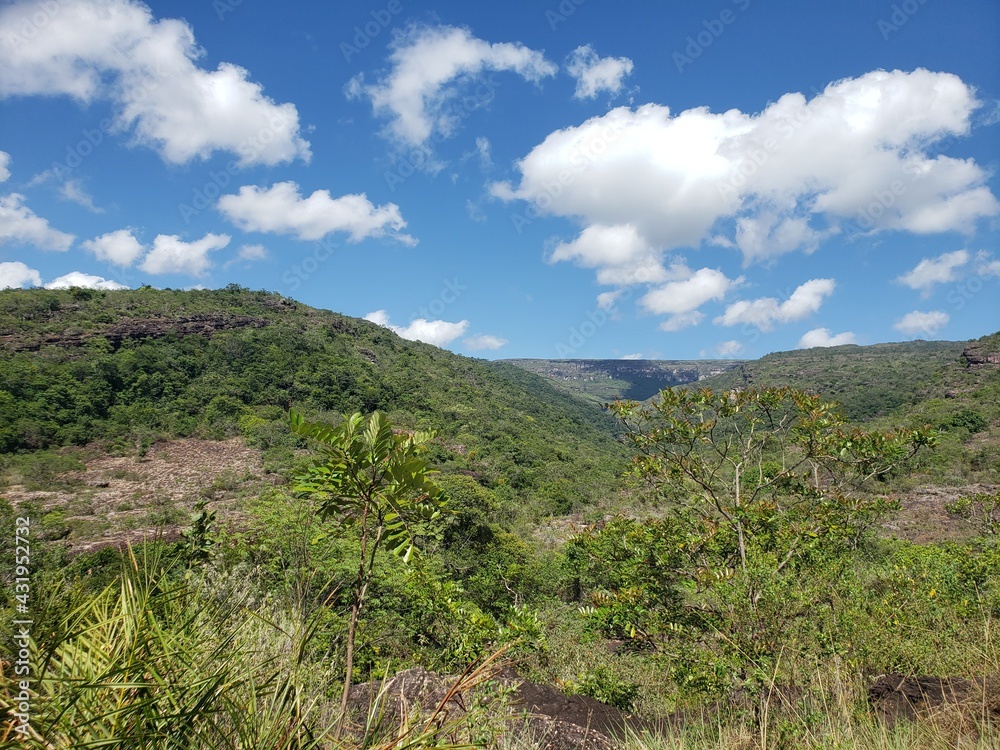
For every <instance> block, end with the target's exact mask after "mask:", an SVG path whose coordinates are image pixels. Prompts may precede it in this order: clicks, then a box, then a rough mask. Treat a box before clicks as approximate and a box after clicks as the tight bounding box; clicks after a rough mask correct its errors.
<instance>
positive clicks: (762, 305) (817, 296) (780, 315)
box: [715, 279, 836, 331]
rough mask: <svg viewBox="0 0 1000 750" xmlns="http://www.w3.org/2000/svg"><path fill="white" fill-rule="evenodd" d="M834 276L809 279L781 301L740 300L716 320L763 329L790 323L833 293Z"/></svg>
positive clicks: (805, 314) (803, 316)
mask: <svg viewBox="0 0 1000 750" xmlns="http://www.w3.org/2000/svg"><path fill="white" fill-rule="evenodd" d="M835 287H836V283H835V282H834V280H833V279H810V280H809V281H807V282H805V283H804V284H802V285H800V286H799V287H798V288H797V289H796V290H795V291H794V292H792V293H791V294H790V295H789V297H788V299H786V300H785V301H784V302H779V301H778V300H777V299H776V298H775V297H761V298H759V299H755V300H740V301H739V302H734V303H733V304H731V305H729V307H727V308H726V311H725V312H724V313H723V314H722V315H720V316H719V317H717V318H716V319H715V324H716V325H723V326H734V325H737V324H739V323H746V324H748V325H752V326H755V327H756V328H758V329H759V330H761V331H770V330H771V329H772V328H774V324H775V323H791V322H792V321H794V320H801V319H802V318H805V317H808V316H809V315H812V314H813V313H815V312H816V311H817V310H819V308H820V306H821V305H822V304H823V300H824V299H826V298H827V297H829V296H830V295H831V294H833V290H834V288H835Z"/></svg>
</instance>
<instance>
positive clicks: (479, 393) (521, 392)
mask: <svg viewBox="0 0 1000 750" xmlns="http://www.w3.org/2000/svg"><path fill="white" fill-rule="evenodd" d="M191 321H194V322H195V323H196V324H197V325H192V324H191ZM206 323H210V324H211V325H212V326H215V327H216V330H215V332H214V333H213V334H212V335H211V336H207V335H204V334H203V333H202V332H201V331H203V330H205V328H206V327H207V326H206ZM189 330H196V331H198V332H197V333H187V332H186V331H189ZM0 331H2V332H3V333H4V334H5V337H4V343H3V344H0V350H2V356H0V457H2V456H3V455H4V454H10V453H15V452H30V451H36V450H39V449H51V448H57V447H60V446H67V445H79V444H85V443H90V442H94V441H98V442H101V443H103V444H104V445H105V446H106V447H107V448H108V450H109V452H113V453H117V454H128V453H134V452H139V454H140V455H144V454H145V452H146V451H148V450H149V448H150V446H151V445H152V444H153V443H154V442H155V441H157V440H159V439H161V438H170V437H176V436H201V437H210V438H222V437H229V436H235V435H242V436H243V437H244V439H245V440H246V441H247V442H248V444H250V445H252V446H254V447H259V448H261V449H262V450H263V451H264V452H265V462H266V465H267V467H268V468H269V469H271V470H273V471H276V472H280V473H283V472H285V471H287V470H288V469H289V467H290V466H291V465H292V463H293V460H294V459H293V453H292V451H293V449H294V447H295V446H296V445H297V441H296V439H295V437H294V436H292V435H291V434H290V433H289V429H288V425H287V420H286V417H285V414H286V413H287V411H288V409H289V407H290V406H291V405H293V404H294V405H295V406H296V408H297V409H300V410H303V411H307V412H309V413H312V414H317V415H319V417H320V418H333V417H334V416H335V415H336V414H341V413H350V412H354V411H365V412H369V411H374V410H380V411H382V412H384V413H386V414H387V415H388V416H389V417H390V418H391V419H392V420H393V422H394V423H396V424H398V425H400V427H404V428H406V429H410V430H426V429H429V428H431V427H433V428H434V429H436V430H437V431H438V432H439V434H440V435H441V438H440V439H439V440H438V441H437V442H436V443H435V444H434V445H433V446H431V447H430V450H431V451H433V455H432V458H433V460H434V463H435V465H437V466H439V467H440V468H441V470H442V471H444V472H447V473H458V472H466V473H473V474H475V476H476V477H477V478H478V480H479V481H480V483H481V484H483V485H484V486H487V487H490V488H497V487H505V488H506V490H505V491H507V492H510V491H512V492H513V494H514V495H515V496H516V497H517V498H519V499H520V500H521V502H519V503H512V507H516V508H518V509H519V511H518V512H519V513H521V514H524V515H525V516H529V517H532V516H534V515H535V514H538V515H545V514H547V513H552V512H562V511H563V510H566V509H569V508H570V507H571V506H574V505H580V504H586V503H592V502H595V501H596V500H598V499H599V498H601V497H602V496H603V495H605V494H606V493H607V492H608V491H609V489H610V487H611V486H612V485H613V482H614V478H615V474H616V472H617V470H618V468H619V464H620V461H621V460H622V459H623V458H624V454H623V452H622V450H621V448H620V446H619V444H618V443H617V442H616V441H615V438H614V429H615V426H614V423H613V420H611V419H610V418H609V417H608V416H607V415H604V414H602V413H601V412H600V411H598V410H596V409H593V408H592V406H591V405H589V404H584V403H581V402H579V401H578V400H577V399H575V398H573V397H572V396H570V395H568V394H566V393H563V392H562V391H560V390H559V389H557V388H555V387H554V386H553V385H552V384H550V383H549V382H548V381H546V380H545V379H544V378H541V377H538V376H535V375H532V374H530V373H527V372H524V371H523V370H520V369H518V368H516V367H513V366H512V365H508V364H504V363H490V362H484V361H479V360H471V359H467V358H464V357H460V356H457V355H455V354H452V353H450V352H446V351H443V350H441V349H438V348H437V347H433V346H429V345H427V344H421V343H419V342H410V341H404V340H403V339H400V338H399V337H398V336H396V335H395V334H394V333H392V332H391V331H388V330H386V329H385V328H382V327H379V326H376V325H374V324H372V323H368V322H367V321H362V320H356V319H352V318H346V317H343V316H340V315H336V314H334V313H328V312H325V311H320V310H314V309H312V308H308V307H306V306H304V305H299V304H298V303H294V302H292V301H290V300H287V299H285V298H283V297H281V296H279V295H276V294H270V293H266V292H251V291H248V290H245V289H224V290H215V291H207V290H195V291H187V292H183V291H171V290H162V291H160V290H154V289H151V288H144V289H138V290H132V291H116V292H103V291H101V292H96V293H94V294H93V295H90V296H87V297H86V298H79V297H74V296H73V294H72V292H70V291H57V290H20V289H12V290H2V291H0ZM512 436H516V439H513V438H512ZM0 460H2V458H0ZM528 498H531V503H527V502H524V501H525V500H527V499H528Z"/></svg>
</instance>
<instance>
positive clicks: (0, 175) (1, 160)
mask: <svg viewBox="0 0 1000 750" xmlns="http://www.w3.org/2000/svg"><path fill="white" fill-rule="evenodd" d="M9 179H10V154H8V153H7V152H6V151H0V182H6V181H7V180H9Z"/></svg>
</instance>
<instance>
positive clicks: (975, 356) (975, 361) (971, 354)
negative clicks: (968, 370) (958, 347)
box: [962, 344, 1000, 367]
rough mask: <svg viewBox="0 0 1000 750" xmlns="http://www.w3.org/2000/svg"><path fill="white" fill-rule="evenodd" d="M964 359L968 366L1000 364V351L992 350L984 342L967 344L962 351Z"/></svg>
mask: <svg viewBox="0 0 1000 750" xmlns="http://www.w3.org/2000/svg"><path fill="white" fill-rule="evenodd" d="M962 359H964V360H965V363H966V365H967V366H968V367H982V366H984V365H1000V351H997V352H995V351H990V350H989V349H987V348H986V347H984V346H983V345H982V344H973V345H972V346H967V347H966V348H965V350H964V351H963V352H962Z"/></svg>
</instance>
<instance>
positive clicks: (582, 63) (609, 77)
mask: <svg viewBox="0 0 1000 750" xmlns="http://www.w3.org/2000/svg"><path fill="white" fill-rule="evenodd" d="M566 72H567V73H569V74H570V75H571V76H573V78H575V79H576V91H575V92H574V93H573V97H574V98H575V99H593V98H595V97H596V96H597V95H598V94H599V93H600V92H602V91H607V92H608V93H610V94H617V93H618V92H619V91H621V88H622V83H623V81H624V79H625V76H628V75H631V73H632V61H631V60H630V59H629V58H627V57H600V56H598V54H597V53H596V52H595V51H594V48H593V47H591V46H590V45H589V44H587V45H584V46H582V47H577V48H576V49H575V50H573V51H572V52H570V54H569V57H567V58H566Z"/></svg>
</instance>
